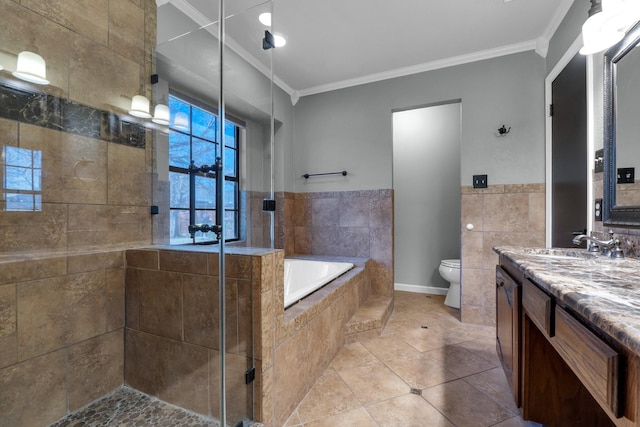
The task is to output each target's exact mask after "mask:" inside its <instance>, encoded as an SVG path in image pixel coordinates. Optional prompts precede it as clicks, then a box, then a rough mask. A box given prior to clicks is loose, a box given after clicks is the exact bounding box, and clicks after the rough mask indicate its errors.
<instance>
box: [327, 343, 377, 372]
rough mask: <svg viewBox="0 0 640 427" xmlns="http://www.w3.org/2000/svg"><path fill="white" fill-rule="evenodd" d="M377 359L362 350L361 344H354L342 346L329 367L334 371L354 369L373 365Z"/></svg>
mask: <svg viewBox="0 0 640 427" xmlns="http://www.w3.org/2000/svg"><path fill="white" fill-rule="evenodd" d="M377 361H378V359H377V358H376V357H375V356H374V355H373V354H371V352H370V351H369V350H367V349H366V348H364V347H363V346H362V344H361V343H359V342H355V343H353V344H347V345H345V346H343V347H342V348H341V349H340V351H339V352H338V354H337V355H336V357H334V359H333V361H332V362H331V367H332V368H333V369H336V370H341V369H349V368H355V367H356V366H362V365H367V364H369V363H375V362H377Z"/></svg>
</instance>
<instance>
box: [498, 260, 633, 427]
mask: <svg viewBox="0 0 640 427" xmlns="http://www.w3.org/2000/svg"><path fill="white" fill-rule="evenodd" d="M496 313H497V318H496V335H497V340H496V341H497V343H496V350H497V352H498V356H499V357H500V360H501V362H502V367H503V369H504V372H505V375H506V377H507V381H508V382H509V385H510V386H511V390H512V391H513V395H514V399H515V402H516V403H517V405H518V407H520V408H521V411H522V417H523V418H524V419H525V420H531V421H536V422H539V423H542V424H544V425H548V426H577V425H580V426H596V427H601V426H640V420H639V419H638V411H637V407H638V400H639V396H640V386H639V382H638V355H637V354H635V353H634V352H632V351H630V350H628V349H627V348H625V347H624V346H622V345H621V344H620V343H618V342H617V341H615V340H614V339H613V338H612V337H609V336H607V335H606V334H605V333H603V332H602V331H601V330H600V329H598V328H597V326H595V325H593V324H592V323H590V322H589V321H588V320H587V319H585V318H583V317H582V316H580V315H579V314H577V313H576V312H575V311H573V310H572V309H571V307H567V306H566V305H565V304H564V303H563V302H562V301H559V300H558V299H556V298H555V297H554V296H553V295H551V294H550V293H548V291H546V290H545V287H544V286H540V284H539V283H536V282H535V281H534V280H533V279H532V278H530V277H528V275H526V274H524V273H522V272H520V271H519V270H518V268H517V266H516V265H514V264H512V263H511V262H510V261H509V260H507V259H504V258H503V257H502V256H501V257H500V265H499V266H497V268H496ZM509 322H511V323H510V324H509Z"/></svg>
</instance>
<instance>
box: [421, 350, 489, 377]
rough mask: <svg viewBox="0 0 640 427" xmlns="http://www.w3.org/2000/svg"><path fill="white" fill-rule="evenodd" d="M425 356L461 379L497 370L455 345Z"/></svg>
mask: <svg viewBox="0 0 640 427" xmlns="http://www.w3.org/2000/svg"><path fill="white" fill-rule="evenodd" d="M424 354H425V355H426V356H427V357H429V358H431V359H432V360H434V361H435V362H437V363H439V364H440V365H442V366H443V367H445V368H446V369H448V370H449V371H451V372H453V373H454V374H456V375H458V376H459V377H466V376H467V375H472V374H477V373H478V372H482V371H486V370H488V369H491V368H495V365H494V364H493V363H490V362H488V361H486V360H484V359H483V358H481V357H480V356H477V355H476V354H474V353H472V352H470V351H469V350H466V349H464V348H462V347H459V346H455V345H450V346H447V347H443V348H439V349H436V350H431V351H427V352H425V353H424Z"/></svg>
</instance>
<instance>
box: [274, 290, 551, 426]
mask: <svg viewBox="0 0 640 427" xmlns="http://www.w3.org/2000/svg"><path fill="white" fill-rule="evenodd" d="M443 301H444V297H443V296H425V295H416V294H412V293H408V292H395V302H394V307H395V308H394V312H393V313H392V315H391V317H390V318H389V321H388V323H387V326H386V328H385V330H384V331H383V333H382V336H381V337H378V338H374V339H371V340H366V341H361V342H357V343H353V344H348V345H346V346H344V347H343V348H342V350H341V351H340V353H339V354H338V355H337V356H336V357H335V359H334V360H333V362H332V364H331V367H330V369H328V370H327V372H326V374H327V373H330V372H333V370H334V369H335V371H337V373H338V374H339V376H340V378H341V379H342V380H343V381H344V383H345V384H346V385H347V386H348V387H349V389H350V391H351V392H352V393H353V395H355V396H356V397H357V398H358V400H359V401H360V402H361V403H362V404H364V405H368V406H367V407H366V410H365V409H364V408H359V409H352V410H348V411H346V412H342V413H337V414H335V415H329V413H326V414H323V415H329V416H325V417H323V418H318V419H315V420H313V421H308V420H307V421H308V422H307V423H304V424H303V419H301V417H302V415H300V414H303V413H304V411H305V410H309V411H311V410H317V408H320V407H324V405H325V404H324V403H321V402H320V400H322V399H324V397H322V393H317V394H316V395H315V397H314V398H313V400H315V402H314V403H313V405H311V404H310V401H311V400H312V398H311V397H309V396H311V394H312V392H310V393H309V395H308V397H307V398H305V400H306V402H305V401H303V402H304V405H310V406H309V407H308V408H303V403H301V405H300V406H299V408H298V410H297V411H296V412H294V414H293V415H292V416H291V418H290V419H289V421H287V424H286V427H298V426H304V427H309V426H311V427H322V426H331V427H334V426H337V425H339V426H358V427H360V426H394V427H395V426H405V425H417V426H436V425H440V424H438V422H442V423H443V424H442V425H451V424H447V418H448V421H450V422H453V423H454V424H455V425H457V426H466V425H470V426H474V427H479V426H494V425H495V426H494V427H540V426H539V425H538V424H535V423H530V422H527V421H523V420H522V419H521V418H520V417H518V416H517V415H516V414H517V413H518V412H517V409H515V404H514V403H513V398H512V396H511V392H510V390H509V389H508V386H506V383H505V379H504V374H503V373H502V370H501V368H500V367H499V361H498V358H497V355H496V352H495V329H494V328H493V327H486V326H479V325H471V324H466V323H461V322H460V320H459V312H458V311H457V310H453V309H450V308H449V307H446V306H445V305H444V304H443ZM422 326H427V328H426V329H424V328H422ZM416 350H417V351H416ZM376 356H377V357H376ZM378 358H379V359H380V360H384V363H382V362H380V361H378ZM458 377H465V378H464V380H461V379H456V378H458ZM332 381H333V380H331V381H329V380H328V379H327V378H324V379H320V380H319V381H318V382H319V383H320V382H326V384H325V385H324V386H323V387H327V384H330V383H332ZM316 387H318V388H317V389H316ZM410 387H413V388H417V389H422V390H423V391H422V393H423V397H420V396H418V395H413V394H410V393H409V388H410ZM314 389H315V390H321V389H322V387H320V386H314ZM332 393H333V391H332V392H329V393H328V394H327V396H328V397H327V399H328V400H331V399H335V398H336V394H335V393H333V394H332ZM339 393H341V392H338V395H339ZM417 399H420V400H417ZM421 401H423V402H425V405H422V404H420V402H421ZM429 401H430V402H431V403H429ZM430 404H431V405H432V406H434V407H436V408H437V411H436V410H433V408H432V409H431V410H430V409H428V408H429V407H430V406H429V405H430ZM328 407H331V403H330V404H329V406H328ZM311 408H313V409H311ZM330 410H331V409H329V411H330ZM367 410H368V411H369V412H367ZM300 411H302V412H300ZM438 411H440V412H438ZM447 411H448V412H447ZM318 412H320V411H318ZM440 413H442V414H444V416H443V415H440ZM433 414H436V415H437V416H435V417H434V418H433V420H432V419H431V418H429V416H431V415H433ZM299 415H300V416H299ZM315 416H316V415H311V417H315ZM445 416H446V417H447V418H445ZM374 418H375V421H374ZM413 420H417V421H415V423H414V421H413ZM442 420H444V421H442ZM376 421H377V422H376ZM298 423H299V424H298ZM496 423H498V424H496Z"/></svg>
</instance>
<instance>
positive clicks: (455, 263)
mask: <svg viewBox="0 0 640 427" xmlns="http://www.w3.org/2000/svg"><path fill="white" fill-rule="evenodd" d="M440 264H441V265H443V266H445V267H449V268H460V260H459V259H443V260H442V261H440Z"/></svg>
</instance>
